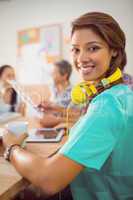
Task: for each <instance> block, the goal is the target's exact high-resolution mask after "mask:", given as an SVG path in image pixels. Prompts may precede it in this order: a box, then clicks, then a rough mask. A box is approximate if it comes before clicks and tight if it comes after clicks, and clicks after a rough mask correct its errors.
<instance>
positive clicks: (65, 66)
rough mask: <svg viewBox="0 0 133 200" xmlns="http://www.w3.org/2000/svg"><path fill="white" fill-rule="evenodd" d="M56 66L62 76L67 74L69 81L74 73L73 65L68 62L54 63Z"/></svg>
mask: <svg viewBox="0 0 133 200" xmlns="http://www.w3.org/2000/svg"><path fill="white" fill-rule="evenodd" d="M54 65H55V66H56V67H58V69H59V72H60V74H61V75H62V76H63V75H65V74H67V80H69V78H70V75H71V73H72V65H71V64H70V63H69V62H68V61H66V60H61V61H57V62H55V63H54Z"/></svg>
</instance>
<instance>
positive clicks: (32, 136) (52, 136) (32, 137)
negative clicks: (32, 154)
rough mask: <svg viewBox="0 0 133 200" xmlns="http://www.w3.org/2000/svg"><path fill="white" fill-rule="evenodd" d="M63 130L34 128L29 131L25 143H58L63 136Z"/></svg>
mask: <svg viewBox="0 0 133 200" xmlns="http://www.w3.org/2000/svg"><path fill="white" fill-rule="evenodd" d="M64 133H65V130H64V129H54V128H36V129H31V130H29V136H28V138H27V139H26V142H32V143H33V142H60V141H61V139H62V137H63V136H64Z"/></svg>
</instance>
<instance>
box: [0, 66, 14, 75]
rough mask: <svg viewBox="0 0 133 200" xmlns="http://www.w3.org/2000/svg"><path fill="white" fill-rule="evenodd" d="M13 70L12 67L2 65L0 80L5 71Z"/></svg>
mask: <svg viewBox="0 0 133 200" xmlns="http://www.w3.org/2000/svg"><path fill="white" fill-rule="evenodd" d="M8 68H9V69H13V68H12V67H11V66H10V65H2V66H1V67H0V78H1V76H2V74H3V73H4V71H5V70H6V69H8Z"/></svg>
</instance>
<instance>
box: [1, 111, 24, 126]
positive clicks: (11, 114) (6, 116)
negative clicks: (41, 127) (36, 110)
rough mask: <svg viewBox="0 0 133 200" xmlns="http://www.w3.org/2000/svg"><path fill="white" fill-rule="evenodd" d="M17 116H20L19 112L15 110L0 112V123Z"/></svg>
mask: <svg viewBox="0 0 133 200" xmlns="http://www.w3.org/2000/svg"><path fill="white" fill-rule="evenodd" d="M18 117H21V114H20V113H17V112H5V113H2V114H0V124H2V123H6V122H8V121H10V120H13V119H16V118H18Z"/></svg>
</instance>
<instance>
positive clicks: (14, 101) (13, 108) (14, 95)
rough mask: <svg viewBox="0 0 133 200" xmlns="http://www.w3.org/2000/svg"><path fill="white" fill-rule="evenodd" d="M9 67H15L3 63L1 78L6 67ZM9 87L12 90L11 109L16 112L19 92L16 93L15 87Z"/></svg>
mask: <svg viewBox="0 0 133 200" xmlns="http://www.w3.org/2000/svg"><path fill="white" fill-rule="evenodd" d="M8 68H9V69H13V67H12V66H10V65H2V66H1V67H0V78H1V76H2V74H3V73H4V71H5V70H6V69H8ZM9 89H11V90H12V95H11V101H10V105H11V109H10V111H11V112H15V105H16V103H17V93H16V91H15V90H14V89H13V88H9Z"/></svg>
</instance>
